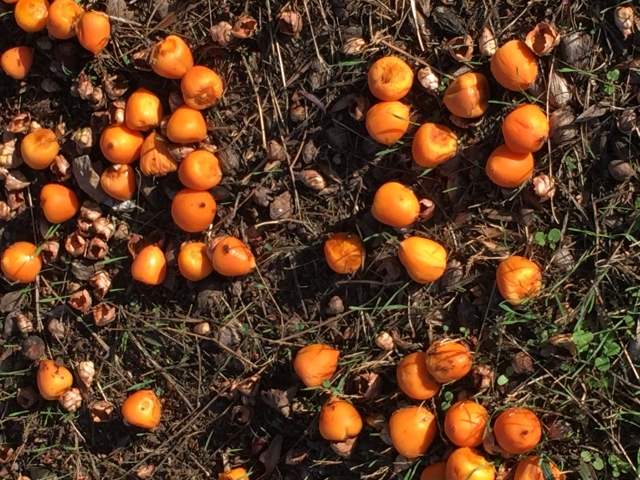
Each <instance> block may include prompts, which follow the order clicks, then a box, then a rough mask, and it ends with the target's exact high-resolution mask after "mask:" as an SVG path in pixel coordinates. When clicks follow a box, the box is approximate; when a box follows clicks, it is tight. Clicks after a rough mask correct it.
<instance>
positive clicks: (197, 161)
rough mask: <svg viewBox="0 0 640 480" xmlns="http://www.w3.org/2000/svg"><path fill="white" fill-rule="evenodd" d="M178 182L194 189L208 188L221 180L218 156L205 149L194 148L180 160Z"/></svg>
mask: <svg viewBox="0 0 640 480" xmlns="http://www.w3.org/2000/svg"><path fill="white" fill-rule="evenodd" d="M178 178H179V179H180V182H182V184H183V185H184V186H185V187H187V188H192V189H194V190H209V189H211V188H213V187H215V186H216V185H218V184H219V183H220V180H222V170H221V169H220V162H219V161H218V158H217V157H216V156H215V155H214V154H213V153H211V152H209V151H207V150H194V151H193V152H191V153H190V154H189V155H187V156H186V157H185V159H184V160H182V162H180V167H178Z"/></svg>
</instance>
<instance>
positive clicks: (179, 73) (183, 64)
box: [149, 35, 193, 80]
mask: <svg viewBox="0 0 640 480" xmlns="http://www.w3.org/2000/svg"><path fill="white" fill-rule="evenodd" d="M149 60H150V62H149V63H150V64H151V68H152V69H153V71H154V72H156V73H157V74H158V75H160V76H161V77H164V78H170V79H173V80H177V79H180V78H182V77H183V76H184V74H185V73H187V70H189V69H190V68H191V67H193V54H192V53H191V49H190V48H189V45H187V44H186V43H185V42H184V40H182V39H181V38H180V37H178V36H176V35H169V36H168V37H166V38H165V39H164V40H160V41H159V42H158V43H156V44H155V45H154V47H153V49H152V50H151V55H150V59H149Z"/></svg>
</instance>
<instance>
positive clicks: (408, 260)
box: [398, 237, 447, 283]
mask: <svg viewBox="0 0 640 480" xmlns="http://www.w3.org/2000/svg"><path fill="white" fill-rule="evenodd" d="M398 258H399V259H400V262H401V263H402V265H404V268H406V269H407V273H408V274H409V276H410V277H411V279H412V280H413V281H414V282H418V283H430V282H435V281H436V280H437V279H439V278H440V277H441V276H442V275H443V274H444V272H445V270H446V269H447V251H446V250H445V249H444V247H443V246H442V245H440V244H439V243H438V242H434V241H433V240H429V239H428V238H422V237H409V238H406V239H404V240H403V241H402V242H400V247H399V248H398Z"/></svg>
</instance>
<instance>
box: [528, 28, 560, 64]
mask: <svg viewBox="0 0 640 480" xmlns="http://www.w3.org/2000/svg"><path fill="white" fill-rule="evenodd" d="M560 40H561V38H560V32H558V30H557V29H556V27H554V26H553V25H551V24H550V23H546V22H540V23H539V24H537V25H536V26H535V27H534V28H533V30H531V31H530V32H529V33H528V34H527V38H526V40H525V43H526V44H527V46H528V47H529V48H530V49H531V51H532V52H533V53H535V54H536V55H538V56H539V57H542V56H544V55H549V54H550V53H551V51H552V50H553V49H554V48H556V46H557V45H558V44H559V43H560Z"/></svg>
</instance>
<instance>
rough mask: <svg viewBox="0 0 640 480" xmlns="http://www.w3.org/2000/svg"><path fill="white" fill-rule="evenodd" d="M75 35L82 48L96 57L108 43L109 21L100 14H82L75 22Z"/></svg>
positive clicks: (91, 12)
mask: <svg viewBox="0 0 640 480" xmlns="http://www.w3.org/2000/svg"><path fill="white" fill-rule="evenodd" d="M76 35H77V36H78V41H79V42H80V45H82V47H83V48H85V49H86V50H89V51H90V52H91V53H93V54H94V55H97V54H98V53H100V51H101V50H102V49H103V48H104V47H106V46H107V44H108V43H109V37H110V36H111V20H109V17H108V16H107V15H106V14H104V13H102V12H96V11H88V12H84V13H83V14H82V15H81V16H80V18H79V19H78V21H77V22H76Z"/></svg>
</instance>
